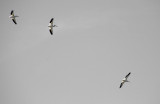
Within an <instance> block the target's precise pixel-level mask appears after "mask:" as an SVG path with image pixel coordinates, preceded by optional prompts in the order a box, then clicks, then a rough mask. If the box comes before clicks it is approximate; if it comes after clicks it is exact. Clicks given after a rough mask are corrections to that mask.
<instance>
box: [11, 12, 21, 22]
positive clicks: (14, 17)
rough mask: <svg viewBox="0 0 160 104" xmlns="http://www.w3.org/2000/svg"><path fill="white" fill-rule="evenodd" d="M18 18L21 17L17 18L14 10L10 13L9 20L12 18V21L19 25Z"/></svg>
mask: <svg viewBox="0 0 160 104" xmlns="http://www.w3.org/2000/svg"><path fill="white" fill-rule="evenodd" d="M16 17H19V16H15V15H14V11H13V10H12V11H11V13H10V16H9V18H11V19H12V21H13V22H14V23H15V24H17V22H16Z"/></svg>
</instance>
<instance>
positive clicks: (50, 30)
mask: <svg viewBox="0 0 160 104" xmlns="http://www.w3.org/2000/svg"><path fill="white" fill-rule="evenodd" d="M53 20H54V18H52V19H51V20H50V22H49V25H48V27H49V32H50V33H51V35H53V27H57V26H56V25H53Z"/></svg>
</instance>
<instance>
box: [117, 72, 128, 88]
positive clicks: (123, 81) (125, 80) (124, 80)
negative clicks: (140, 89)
mask: <svg viewBox="0 0 160 104" xmlns="http://www.w3.org/2000/svg"><path fill="white" fill-rule="evenodd" d="M130 74H131V72H129V73H128V74H127V75H126V77H125V78H124V79H123V80H122V82H121V84H120V87H119V88H121V87H122V86H123V84H124V83H125V82H129V81H128V80H127V78H128V77H129V75H130Z"/></svg>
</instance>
